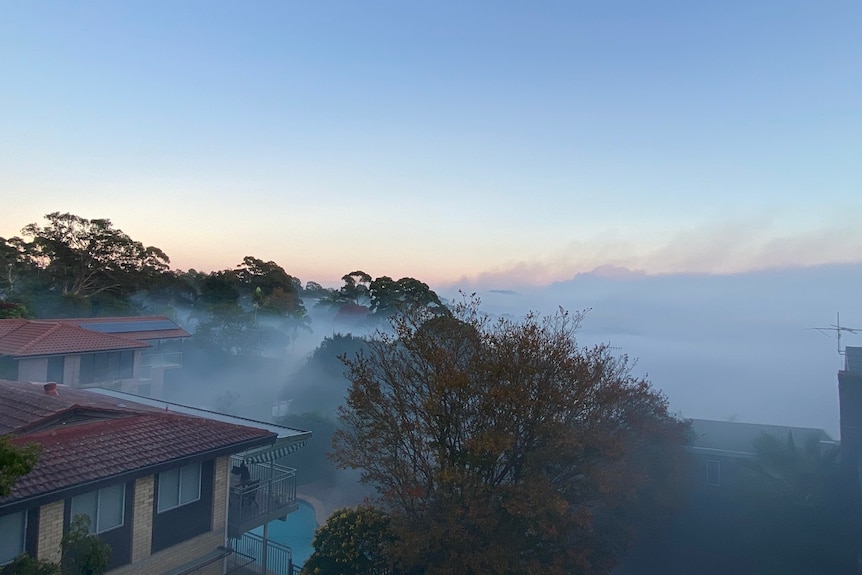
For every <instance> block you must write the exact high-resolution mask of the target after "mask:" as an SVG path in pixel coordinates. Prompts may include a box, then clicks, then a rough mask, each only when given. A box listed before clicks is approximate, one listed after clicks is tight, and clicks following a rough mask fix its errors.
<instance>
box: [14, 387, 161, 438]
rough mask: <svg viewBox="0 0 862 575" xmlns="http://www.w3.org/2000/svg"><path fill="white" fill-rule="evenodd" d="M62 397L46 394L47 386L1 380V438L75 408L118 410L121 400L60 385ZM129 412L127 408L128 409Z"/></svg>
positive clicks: (144, 407) (145, 407)
mask: <svg viewBox="0 0 862 575" xmlns="http://www.w3.org/2000/svg"><path fill="white" fill-rule="evenodd" d="M57 389H58V390H59V396H57V397H55V396H50V395H46V394H45V390H44V384H42V383H39V384H32V383H21V382H18V381H7V380H3V379H0V398H2V401H0V435H5V434H7V433H12V432H16V431H18V430H22V429H25V428H28V427H31V426H32V425H34V424H36V423H38V422H40V421H45V420H46V419H49V418H51V417H55V416H57V415H58V414H62V413H65V412H68V411H70V410H71V409H73V408H75V407H83V406H86V407H88V408H92V409H105V410H113V411H117V410H119V409H123V408H121V407H119V405H118V403H119V402H118V401H117V400H115V399H113V398H110V397H105V396H102V395H99V394H96V393H91V392H89V391H84V390H80V389H73V388H71V387H66V386H64V385H60V386H57ZM127 409H128V408H127ZM128 410H129V411H142V410H149V411H153V410H154V408H151V407H148V406H144V405H135V409H134V410H132V409H128Z"/></svg>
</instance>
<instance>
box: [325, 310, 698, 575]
mask: <svg viewBox="0 0 862 575" xmlns="http://www.w3.org/2000/svg"><path fill="white" fill-rule="evenodd" d="M581 318H582V315H581V314H576V315H574V316H573V315H570V314H569V313H567V312H564V311H562V310H560V312H559V313H557V314H555V315H552V316H549V317H544V318H542V317H538V316H536V315H533V314H530V315H528V316H527V317H526V319H524V320H523V321H522V322H520V323H516V322H513V321H510V320H508V319H500V320H497V321H495V322H491V321H490V320H489V319H487V318H486V317H484V316H483V315H482V314H480V312H479V308H478V302H477V301H466V302H464V303H461V304H458V305H456V306H454V308H453V315H452V316H439V315H435V314H434V313H433V312H432V311H431V310H430V309H428V308H425V307H418V308H413V309H412V310H411V311H409V312H406V313H404V314H401V315H398V316H395V317H394V319H393V320H392V327H393V331H392V334H387V333H378V334H377V335H376V337H375V338H374V339H373V340H371V341H370V342H369V344H368V351H367V353H365V354H363V355H360V356H357V357H356V358H354V359H348V360H346V364H347V367H348V372H349V375H348V378H349V379H350V380H351V387H350V391H349V393H348V396H347V404H346V406H345V407H344V408H342V409H341V410H340V421H341V424H342V427H341V429H339V430H338V431H337V432H336V435H335V439H334V442H333V445H334V453H333V458H334V460H335V461H336V463H337V464H338V465H339V466H340V467H345V468H348V467H349V468H356V469H360V470H361V478H362V481H363V482H365V483H368V484H371V485H373V486H374V487H375V488H376V490H377V492H378V494H379V503H380V504H381V505H383V506H384V507H385V508H387V509H388V510H389V512H390V516H391V518H392V526H393V532H394V533H395V535H396V536H397V540H396V542H395V543H394V544H393V546H392V557H393V559H394V560H396V561H397V565H398V566H399V567H400V569H401V570H403V571H405V572H410V571H417V572H423V573H427V574H429V575H430V574H438V573H440V574H442V573H454V572H458V573H465V574H480V573H489V574H494V573H552V574H554V573H561V574H562V573H608V572H610V570H611V569H612V568H613V566H614V565H615V563H616V562H617V560H618V558H619V557H620V555H621V554H622V553H623V552H624V551H625V550H626V546H627V544H628V542H629V541H630V539H631V536H632V534H633V532H634V530H635V529H636V528H637V526H638V525H639V522H641V521H644V520H645V519H646V518H648V517H650V516H654V515H655V514H656V513H657V512H658V511H661V510H662V509H663V508H664V507H665V506H666V505H667V504H668V502H670V501H672V500H673V499H674V496H673V493H674V490H675V489H676V488H677V486H678V482H680V481H682V477H683V474H682V472H681V470H682V468H683V467H684V462H685V458H686V454H685V449H684V445H685V443H686V442H687V439H688V435H689V434H688V425H687V424H686V423H684V422H681V421H679V420H677V419H675V418H674V417H672V416H671V415H669V413H668V410H667V402H666V399H665V398H664V397H663V396H662V395H661V394H660V393H658V392H656V391H655V390H653V389H652V388H651V387H650V384H649V383H648V382H647V381H645V380H643V379H638V378H635V377H634V376H632V375H631V371H630V366H629V364H628V362H627V361H626V359H625V358H618V357H614V356H613V355H611V353H610V350H609V349H608V348H607V347H606V346H597V347H593V348H589V349H582V348H580V347H578V345H577V343H576V340H575V338H574V334H575V331H576V329H577V327H578V324H579V322H580V320H581Z"/></svg>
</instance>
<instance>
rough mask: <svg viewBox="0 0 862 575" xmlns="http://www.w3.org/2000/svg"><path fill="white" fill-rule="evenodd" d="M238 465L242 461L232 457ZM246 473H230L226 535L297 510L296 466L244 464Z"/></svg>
mask: <svg viewBox="0 0 862 575" xmlns="http://www.w3.org/2000/svg"><path fill="white" fill-rule="evenodd" d="M232 462H233V464H234V466H235V467H236V468H237V469H238V468H239V465H240V464H241V463H242V461H241V460H240V459H238V458H233V460H232ZM246 469H247V474H248V477H246V478H245V479H239V480H237V479H238V475H235V474H232V475H231V478H232V480H231V483H232V484H231V486H230V496H229V499H228V516H227V522H228V536H229V537H233V538H237V537H241V536H242V534H243V533H245V532H246V531H249V530H251V529H254V528H255V527H257V526H259V525H263V524H264V523H269V522H270V521H272V520H274V519H279V518H282V517H284V516H286V515H287V514H288V513H292V512H293V511H296V509H297V508H298V504H297V502H296V470H295V469H292V468H290V467H284V466H281V465H276V464H274V463H267V464H258V463H251V464H246Z"/></svg>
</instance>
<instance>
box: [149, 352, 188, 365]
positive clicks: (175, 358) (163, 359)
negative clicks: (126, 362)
mask: <svg viewBox="0 0 862 575" xmlns="http://www.w3.org/2000/svg"><path fill="white" fill-rule="evenodd" d="M141 366H143V367H150V368H153V367H158V368H162V369H165V368H170V367H182V366H183V352H181V351H171V352H164V353H142V354H141Z"/></svg>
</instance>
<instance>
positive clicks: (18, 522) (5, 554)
mask: <svg viewBox="0 0 862 575" xmlns="http://www.w3.org/2000/svg"><path fill="white" fill-rule="evenodd" d="M26 532H27V513H26V512H24V511H21V512H20V513H12V514H11V515H3V516H2V517H0V565H5V564H7V563H11V562H12V560H13V559H15V558H16V557H17V556H18V555H20V554H21V553H23V552H24V534H25V533H26Z"/></svg>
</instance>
